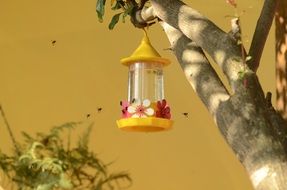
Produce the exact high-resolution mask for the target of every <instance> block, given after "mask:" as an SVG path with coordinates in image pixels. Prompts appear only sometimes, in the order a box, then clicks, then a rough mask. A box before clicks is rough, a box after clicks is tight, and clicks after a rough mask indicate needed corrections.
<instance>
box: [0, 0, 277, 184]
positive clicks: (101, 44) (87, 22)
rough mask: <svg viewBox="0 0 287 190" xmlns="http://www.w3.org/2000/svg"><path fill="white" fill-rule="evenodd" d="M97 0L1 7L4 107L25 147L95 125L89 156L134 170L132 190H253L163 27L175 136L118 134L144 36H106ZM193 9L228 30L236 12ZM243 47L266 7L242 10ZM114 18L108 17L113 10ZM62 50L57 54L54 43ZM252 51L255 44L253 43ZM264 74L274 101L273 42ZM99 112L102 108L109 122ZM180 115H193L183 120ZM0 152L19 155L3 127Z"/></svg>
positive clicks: (246, 5)
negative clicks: (32, 136) (27, 140)
mask: <svg viewBox="0 0 287 190" xmlns="http://www.w3.org/2000/svg"><path fill="white" fill-rule="evenodd" d="M95 3H96V0H85V1H79V0H77V1H76V0H49V1H39V0H9V1H8V0H0V103H1V104H2V105H3V106H4V109H5V111H6V114H7V117H8V120H9V121H10V124H11V126H12V127H13V130H14V132H15V134H16V136H17V138H18V139H19V140H20V139H21V138H20V132H21V131H23V130H24V131H28V132H31V133H34V132H36V131H47V130H48V129H49V128H50V127H51V126H54V125H59V124H61V123H64V122H66V121H79V120H86V114H87V113H90V114H91V118H90V120H92V121H94V122H95V128H94V130H93V132H92V137H93V138H92V141H91V148H92V149H93V150H94V151H95V152H98V153H99V156H100V158H102V159H104V160H105V161H106V162H109V161H113V160H115V161H116V162H115V164H114V165H113V166H112V169H114V170H128V171H129V172H130V173H131V174H132V178H133V180H134V183H133V186H132V188H130V189H131V190H180V189H181V190H183V189H194V190H251V185H250V182H249V181H248V178H247V176H246V174H245V171H244V169H243V168H242V167H241V165H240V163H239V162H238V161H237V160H236V158H235V156H234V155H233V154H232V152H231V150H230V149H229V148H228V146H227V145H226V144H225V142H224V140H223V139H222V138H221V136H220V134H219V132H218V130H217V128H216V127H215V126H214V124H213V121H212V119H211V117H210V115H209V114H208V112H207V110H206V109H205V108H204V106H203V105H202V103H201V102H200V100H199V98H198V97H197V96H196V95H195V94H194V92H193V90H192V89H191V87H190V85H189V84H188V82H187V81H186V79H185V77H184V75H183V73H182V71H181V69H180V67H179V65H178V64H177V62H176V60H175V57H174V56H173V55H172V54H170V52H168V51H163V49H165V48H168V46H169V45H168V41H167V39H166V37H165V36H164V33H163V32H162V30H161V28H160V27H159V26H155V27H152V28H151V29H150V32H149V35H150V38H151V41H152V43H153V44H154V46H155V47H156V48H157V49H158V51H159V52H160V53H161V54H162V56H165V57H167V58H169V59H171V60H172V62H173V64H172V65H171V66H169V67H167V68H166V70H165V86H166V98H167V100H168V102H169V104H170V106H171V108H172V114H173V115H172V116H173V119H174V120H175V125H174V129H173V130H172V131H168V132H161V133H152V134H144V133H128V132H121V131H119V130H118V129H117V127H116V123H115V120H116V119H118V118H119V117H120V107H119V101H120V100H122V99H125V98H126V95H127V94H126V91H127V89H126V85H127V68H125V67H123V66H121V65H120V63H119V60H120V59H121V58H123V57H126V56H128V55H130V54H131V53H132V51H133V50H134V49H135V48H136V47H137V46H138V43H139V42H140V40H141V37H142V32H141V31H139V30H138V29H135V28H133V27H132V26H131V24H130V23H126V24H119V25H118V26H117V27H116V29H115V30H114V31H109V30H108V28H107V25H108V21H109V20H110V18H111V15H110V13H108V16H107V17H106V21H105V22H104V23H103V24H100V23H98V22H97V17H96V11H95ZM188 3H189V4H191V5H193V6H194V7H195V8H197V9H198V10H200V11H201V12H203V13H204V14H205V15H207V16H208V17H211V18H213V19H214V21H215V23H217V24H218V25H219V26H221V27H222V28H223V29H224V30H226V31H228V30H229V20H230V18H225V15H232V14H233V9H232V8H231V6H229V5H227V4H226V3H225V0H222V1H214V0H205V1H201V0H194V1H188ZM239 6H240V9H241V10H245V11H246V13H245V14H243V16H242V23H243V32H244V35H245V36H246V37H245V39H246V40H247V39H249V40H250V38H251V37H252V35H251V33H252V31H253V30H254V26H255V23H256V17H257V16H258V14H259V9H260V7H261V6H262V1H259V0H253V1H248V0H242V1H240V2H239ZM107 12H110V11H109V10H107ZM53 40H56V41H57V42H56V43H55V45H54V46H53V45H52V44H51V42H52V41H53ZM246 45H247V46H249V45H250V44H249V43H248V42H247V43H246ZM264 53H265V54H264V57H263V61H262V67H261V68H260V70H259V74H260V78H261V79H262V83H263V87H264V89H265V90H266V91H267V90H269V91H270V90H271V91H272V92H274V88H275V85H274V84H275V82H274V71H273V70H274V68H273V65H274V39H273V33H272V34H271V35H270V40H269V41H268V42H267V47H266V48H265V52H264ZM97 107H102V108H103V111H102V112H101V113H98V112H97ZM182 112H189V117H188V118H185V117H184V116H183V115H182ZM0 148H1V149H2V150H4V151H8V150H10V149H11V148H12V145H11V142H10V139H9V138H8V133H7V131H6V130H5V128H4V123H3V120H2V119H0Z"/></svg>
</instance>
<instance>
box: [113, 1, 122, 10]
mask: <svg viewBox="0 0 287 190" xmlns="http://www.w3.org/2000/svg"><path fill="white" fill-rule="evenodd" d="M124 4H125V3H124V2H123V1H122V0H119V1H117V2H116V4H115V6H113V7H112V10H119V9H121V8H122V6H124Z"/></svg>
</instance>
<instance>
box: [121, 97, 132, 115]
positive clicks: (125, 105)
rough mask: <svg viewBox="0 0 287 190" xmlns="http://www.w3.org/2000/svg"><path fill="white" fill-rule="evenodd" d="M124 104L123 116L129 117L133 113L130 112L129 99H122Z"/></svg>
mask: <svg viewBox="0 0 287 190" xmlns="http://www.w3.org/2000/svg"><path fill="white" fill-rule="evenodd" d="M120 104H121V106H122V118H129V117H131V114H130V113H129V112H128V107H129V106H130V104H129V102H128V101H121V103H120Z"/></svg>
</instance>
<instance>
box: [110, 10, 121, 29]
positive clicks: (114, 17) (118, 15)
mask: <svg viewBox="0 0 287 190" xmlns="http://www.w3.org/2000/svg"><path fill="white" fill-rule="evenodd" d="M121 14H122V13H118V14H116V15H114V16H113V18H112V20H111V22H110V24H109V29H110V30H112V29H114V27H115V25H116V24H117V23H118V22H119V19H120V16H121Z"/></svg>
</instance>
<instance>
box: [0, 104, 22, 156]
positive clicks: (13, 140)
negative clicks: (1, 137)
mask: <svg viewBox="0 0 287 190" xmlns="http://www.w3.org/2000/svg"><path fill="white" fill-rule="evenodd" d="M0 112H1V115H2V117H3V119H4V123H5V126H6V127H7V130H8V132H9V135H10V138H11V140H12V143H13V145H14V147H15V151H16V153H17V155H18V156H20V150H19V148H18V146H17V142H16V140H15V137H14V134H13V132H12V129H11V127H10V125H9V123H8V120H7V118H6V115H5V112H4V110H3V108H2V105H1V104H0Z"/></svg>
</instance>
